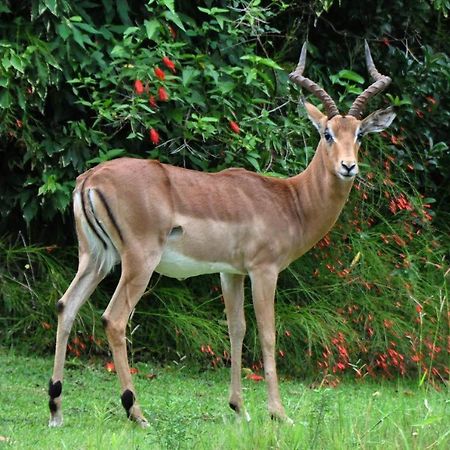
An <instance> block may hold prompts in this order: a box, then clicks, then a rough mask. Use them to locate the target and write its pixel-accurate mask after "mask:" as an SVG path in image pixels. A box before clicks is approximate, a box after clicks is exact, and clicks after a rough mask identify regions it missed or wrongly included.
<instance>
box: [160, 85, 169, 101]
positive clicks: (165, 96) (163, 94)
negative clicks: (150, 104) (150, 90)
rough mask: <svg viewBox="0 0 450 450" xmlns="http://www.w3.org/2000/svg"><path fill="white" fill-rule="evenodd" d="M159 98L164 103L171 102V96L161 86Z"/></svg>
mask: <svg viewBox="0 0 450 450" xmlns="http://www.w3.org/2000/svg"><path fill="white" fill-rule="evenodd" d="M158 98H159V99H160V100H161V101H162V102H167V100H169V94H168V93H167V91H166V90H165V89H164V87H163V86H161V87H160V88H159V89H158Z"/></svg>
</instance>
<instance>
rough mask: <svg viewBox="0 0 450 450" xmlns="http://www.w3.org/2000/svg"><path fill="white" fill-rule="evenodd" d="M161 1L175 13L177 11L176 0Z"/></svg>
mask: <svg viewBox="0 0 450 450" xmlns="http://www.w3.org/2000/svg"><path fill="white" fill-rule="evenodd" d="M160 3H162V4H163V5H164V6H165V7H166V8H167V9H169V10H170V12H172V13H173V14H176V13H175V0H160Z"/></svg>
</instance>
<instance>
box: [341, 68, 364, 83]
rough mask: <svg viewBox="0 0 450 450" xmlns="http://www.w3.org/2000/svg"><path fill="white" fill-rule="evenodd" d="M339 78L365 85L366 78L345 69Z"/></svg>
mask: <svg viewBox="0 0 450 450" xmlns="http://www.w3.org/2000/svg"><path fill="white" fill-rule="evenodd" d="M338 77H339V78H344V79H345V80H351V81H354V82H355V83H359V84H363V83H364V78H363V77H362V76H361V75H359V74H357V73H356V72H353V70H348V69H343V70H341V71H339V73H338Z"/></svg>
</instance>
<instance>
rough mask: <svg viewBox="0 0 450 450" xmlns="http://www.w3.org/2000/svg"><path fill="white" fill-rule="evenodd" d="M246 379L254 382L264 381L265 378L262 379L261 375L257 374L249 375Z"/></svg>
mask: <svg viewBox="0 0 450 450" xmlns="http://www.w3.org/2000/svg"><path fill="white" fill-rule="evenodd" d="M245 378H247V380H253V381H262V380H264V377H262V376H261V375H256V373H249V374H248V375H247V376H246V377H245Z"/></svg>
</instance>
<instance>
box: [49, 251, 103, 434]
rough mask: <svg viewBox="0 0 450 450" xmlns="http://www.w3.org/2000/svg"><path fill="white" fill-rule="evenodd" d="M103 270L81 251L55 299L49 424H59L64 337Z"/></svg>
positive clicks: (64, 348)
mask: <svg viewBox="0 0 450 450" xmlns="http://www.w3.org/2000/svg"><path fill="white" fill-rule="evenodd" d="M104 276H105V274H101V273H99V272H98V268H97V267H96V265H95V263H94V261H93V260H92V258H91V257H90V256H89V255H88V254H87V253H84V254H81V255H80V261H79V265H78V271H77V274H76V275H75V278H74V279H73V281H72V283H70V286H69V288H68V289H67V291H66V292H65V294H64V295H63V297H62V298H61V299H60V300H59V301H58V303H57V309H58V330H57V335H56V351H55V362H54V367H53V375H52V378H51V380H50V383H49V396H50V401H49V407H50V414H51V417H50V421H49V426H50V427H57V426H60V425H62V422H63V417H62V409H61V400H62V399H61V397H62V396H61V393H62V381H63V370H64V362H65V359H66V348H67V340H68V338H69V334H70V331H71V329H72V325H73V322H74V320H75V317H76V315H77V313H78V311H79V309H80V307H81V306H82V305H83V303H84V302H85V301H86V300H87V299H88V298H89V296H90V295H91V294H92V292H93V291H94V289H95V288H96V287H97V285H98V284H99V283H100V281H101V280H102V279H103V278H104Z"/></svg>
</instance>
